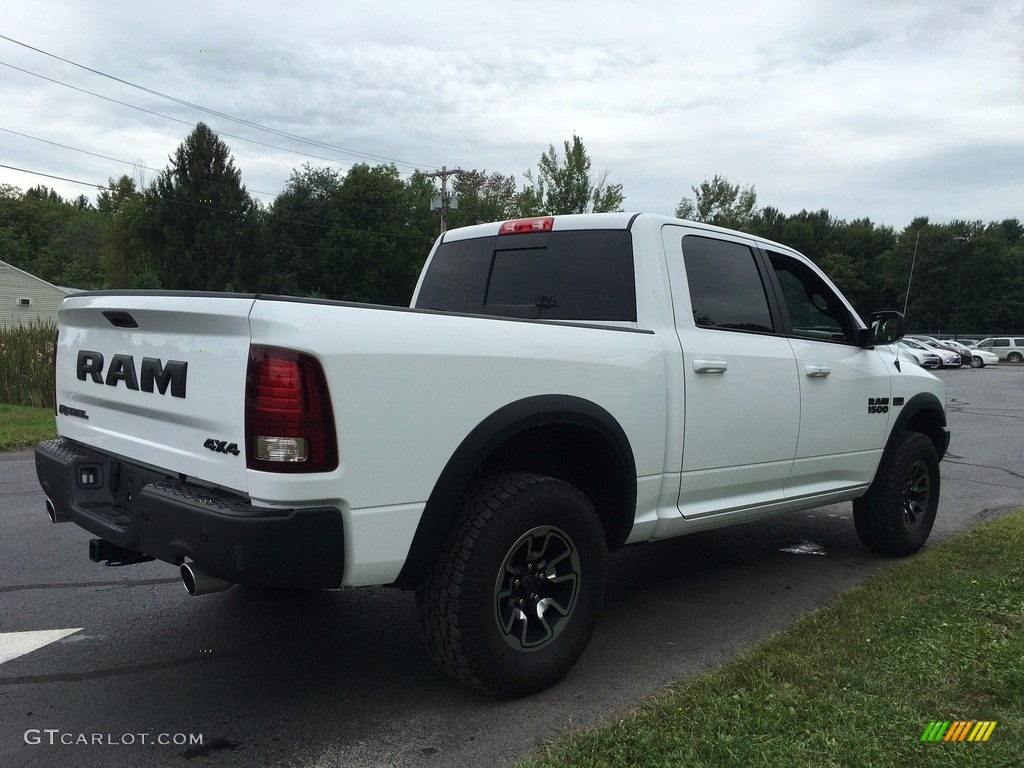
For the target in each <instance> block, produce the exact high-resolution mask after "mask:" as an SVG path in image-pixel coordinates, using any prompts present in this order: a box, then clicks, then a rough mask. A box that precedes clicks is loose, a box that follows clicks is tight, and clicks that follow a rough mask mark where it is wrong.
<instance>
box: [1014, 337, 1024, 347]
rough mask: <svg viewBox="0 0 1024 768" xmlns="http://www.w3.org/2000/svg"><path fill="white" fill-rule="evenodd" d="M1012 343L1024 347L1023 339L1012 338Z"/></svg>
mask: <svg viewBox="0 0 1024 768" xmlns="http://www.w3.org/2000/svg"><path fill="white" fill-rule="evenodd" d="M1013 343H1014V345H1015V346H1018V347H1024V339H1014V340H1013Z"/></svg>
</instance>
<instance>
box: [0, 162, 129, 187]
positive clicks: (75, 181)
mask: <svg viewBox="0 0 1024 768" xmlns="http://www.w3.org/2000/svg"><path fill="white" fill-rule="evenodd" d="M0 168H7V169H9V170H12V171H21V172H22V173H30V174H32V175H33V176H45V177H46V178H48V179H59V180H60V181H67V182H70V183H72V184H81V185H83V186H86V187H96V189H110V187H104V186H103V185H102V184H93V183H92V182H91V181H79V180H78V179H69V178H67V177H66V176H54V175H53V174H52V173H43V172H41V171H30V170H28V169H27V168H16V167H15V166H13V165H4V164H3V163H0Z"/></svg>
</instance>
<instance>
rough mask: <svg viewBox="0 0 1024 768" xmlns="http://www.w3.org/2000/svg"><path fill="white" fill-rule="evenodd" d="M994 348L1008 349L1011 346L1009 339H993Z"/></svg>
mask: <svg viewBox="0 0 1024 768" xmlns="http://www.w3.org/2000/svg"><path fill="white" fill-rule="evenodd" d="M992 346H993V347H1008V346H1010V340H1009V339H992Z"/></svg>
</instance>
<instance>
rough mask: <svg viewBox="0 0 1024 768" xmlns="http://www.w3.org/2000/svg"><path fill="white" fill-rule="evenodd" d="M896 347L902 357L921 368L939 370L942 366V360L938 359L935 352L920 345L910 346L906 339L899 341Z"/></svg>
mask: <svg viewBox="0 0 1024 768" xmlns="http://www.w3.org/2000/svg"><path fill="white" fill-rule="evenodd" d="M897 346H898V347H899V351H900V355H901V356H902V357H909V358H910V359H911V360H913V361H914V362H915V363H917V364H918V365H920V366H921V367H922V368H939V367H941V366H942V358H940V357H939V353H938V351H937V350H934V349H928V348H927V347H924V346H922V345H920V344H914V345H910V344H908V343H907V340H906V339H903V340H902V341H900V342H899V344H897Z"/></svg>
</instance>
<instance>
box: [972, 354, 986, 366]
mask: <svg viewBox="0 0 1024 768" xmlns="http://www.w3.org/2000/svg"><path fill="white" fill-rule="evenodd" d="M984 367H985V361H984V360H982V359H981V358H980V357H978V355H971V368H984Z"/></svg>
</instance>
